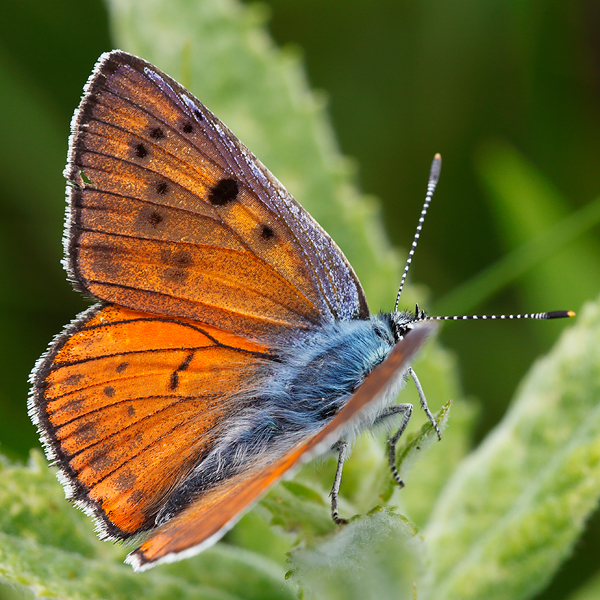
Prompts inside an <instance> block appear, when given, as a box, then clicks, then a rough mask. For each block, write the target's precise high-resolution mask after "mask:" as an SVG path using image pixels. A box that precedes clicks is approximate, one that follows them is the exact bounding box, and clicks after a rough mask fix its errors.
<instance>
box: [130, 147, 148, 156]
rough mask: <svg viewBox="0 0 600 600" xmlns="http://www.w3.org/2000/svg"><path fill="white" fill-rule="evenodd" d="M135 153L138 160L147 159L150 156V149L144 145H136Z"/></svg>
mask: <svg viewBox="0 0 600 600" xmlns="http://www.w3.org/2000/svg"><path fill="white" fill-rule="evenodd" d="M133 151H134V153H135V155H136V156H137V157H138V158H146V156H148V148H146V146H144V144H136V145H135V147H134V149H133Z"/></svg>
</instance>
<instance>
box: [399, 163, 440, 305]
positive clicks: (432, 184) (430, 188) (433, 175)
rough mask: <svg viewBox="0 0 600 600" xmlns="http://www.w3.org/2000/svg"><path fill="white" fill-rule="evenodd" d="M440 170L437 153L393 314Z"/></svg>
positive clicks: (432, 164)
mask: <svg viewBox="0 0 600 600" xmlns="http://www.w3.org/2000/svg"><path fill="white" fill-rule="evenodd" d="M441 168H442V156H441V155H440V154H439V152H438V153H437V154H436V155H435V156H434V157H433V161H432V162H431V170H430V171H429V181H428V182H427V195H426V196H425V202H424V203H423V208H422V209H421V216H420V217H419V223H418V225H417V231H415V237H414V238H413V242H412V245H411V247H410V252H409V253H408V258H407V259H406V266H405V267H404V273H402V279H401V280H400V288H399V289H398V295H397V296H396V304H395V305H394V312H398V304H399V303H400V294H402V288H403V287H404V281H405V280H406V276H407V275H408V269H409V268H410V263H411V262H412V258H413V255H414V253H415V249H416V247H417V243H418V241H419V237H420V236H421V229H423V221H425V215H426V214H427V209H428V208H429V204H430V203H431V199H432V198H433V192H435V186H436V185H437V183H438V181H439V179H440V170H441Z"/></svg>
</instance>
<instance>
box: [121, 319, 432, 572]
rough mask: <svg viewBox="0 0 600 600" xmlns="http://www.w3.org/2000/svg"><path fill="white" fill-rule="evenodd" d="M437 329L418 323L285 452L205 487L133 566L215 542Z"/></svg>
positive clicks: (335, 432)
mask: <svg viewBox="0 0 600 600" xmlns="http://www.w3.org/2000/svg"><path fill="white" fill-rule="evenodd" d="M434 329H435V325H434V324H432V323H423V324H421V325H419V326H417V327H415V328H414V329H413V330H412V331H410V332H409V333H408V334H407V335H406V336H405V338H404V339H403V340H401V341H400V342H398V343H397V344H396V345H395V346H394V348H393V349H392V351H391V352H390V354H389V355H388V357H387V358H386V360H385V361H384V362H383V363H382V364H380V365H379V366H377V367H375V369H374V370H373V371H372V372H371V373H370V374H369V375H368V376H367V378H366V379H365V381H364V382H363V383H362V385H361V386H360V387H359V388H358V390H357V391H356V393H355V394H354V395H353V396H352V397H351V398H350V399H349V400H348V402H347V404H346V405H345V406H344V407H343V408H342V409H341V410H340V411H339V412H338V413H337V414H336V415H335V417H334V418H333V419H332V420H331V421H330V422H329V423H328V424H327V425H326V426H325V427H324V428H323V429H321V430H320V431H319V432H318V433H316V434H314V435H313V436H311V437H308V438H306V439H305V440H303V441H302V442H300V443H298V444H296V445H295V446H293V447H291V448H290V449H289V451H288V452H287V453H285V454H284V455H283V456H281V457H279V458H277V459H275V460H271V461H270V462H267V463H266V464H262V465H261V464H254V465H252V466H251V468H250V469H249V470H248V471H246V472H244V473H241V474H239V475H237V476H235V477H232V478H231V479H229V480H228V481H227V482H224V483H223V484H222V485H220V486H219V487H217V488H215V489H211V490H209V491H208V492H205V493H204V494H203V495H202V496H201V497H200V498H199V499H197V500H196V501H195V502H194V503H193V504H192V505H190V506H189V507H188V508H186V509H184V510H183V511H182V512H181V513H180V514H179V515H177V516H176V517H174V518H173V519H172V520H171V521H169V522H167V523H165V524H164V525H162V526H161V527H159V528H158V529H156V531H154V532H152V533H151V534H150V536H149V538H148V539H147V540H146V541H145V542H144V543H143V544H141V546H140V547H139V548H137V549H136V550H134V551H133V552H132V553H131V554H130V555H129V556H128V557H127V560H126V562H128V563H130V564H131V565H133V567H134V569H135V570H144V569H147V568H149V567H151V566H154V565H155V564H157V563H160V562H171V561H173V560H178V559H180V558H183V557H187V556H191V555H194V554H197V553H199V552H201V551H202V550H204V549H205V548H206V547H208V546H210V545H212V544H214V543H215V542H216V541H217V540H218V539H219V538H220V537H221V536H222V535H223V534H224V533H225V532H226V531H227V530H228V529H229V528H231V527H232V526H233V525H234V524H235V523H236V521H237V520H238V519H239V518H240V516H241V515H242V514H243V513H244V512H245V511H246V510H248V509H249V508H250V507H251V506H252V505H253V504H254V503H255V502H256V501H258V500H259V499H260V498H261V497H262V496H263V495H264V494H265V493H266V492H267V491H268V489H269V488H270V487H271V486H272V485H274V484H275V483H276V482H277V481H278V480H279V479H280V478H281V477H283V476H284V475H285V474H286V473H287V472H288V471H290V469H293V468H294V467H296V466H298V465H299V464H301V463H302V462H305V461H306V460H309V459H310V458H312V457H313V456H314V455H315V454H318V453H320V452H322V451H326V450H327V449H328V448H330V447H331V445H332V444H334V443H335V442H336V441H337V440H338V439H340V437H343V435H344V432H345V428H346V427H349V426H350V425H351V423H352V422H353V421H354V420H355V419H356V418H357V417H358V416H359V415H360V413H361V412H362V411H363V410H364V409H365V407H367V406H368V405H370V404H372V403H373V402H377V398H378V397H379V396H380V395H381V394H383V393H385V390H386V389H387V388H388V387H389V386H390V384H391V383H392V382H393V380H394V379H396V378H397V377H400V376H402V375H403V373H404V371H405V370H406V367H407V366H408V364H409V362H410V360H411V358H412V357H413V356H414V355H415V353H416V352H417V351H418V350H419V348H420V347H421V346H422V345H423V343H424V341H425V340H426V338H427V337H428V336H429V335H430V333H431V332H432V331H433V330H434ZM267 460H268V459H267Z"/></svg>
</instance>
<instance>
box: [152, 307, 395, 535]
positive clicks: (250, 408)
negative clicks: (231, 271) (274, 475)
mask: <svg viewBox="0 0 600 600" xmlns="http://www.w3.org/2000/svg"><path fill="white" fill-rule="evenodd" d="M400 316H401V315H400V314H399V313H393V314H392V315H388V314H383V315H377V316H371V317H370V318H369V319H367V320H349V321H337V322H333V323H330V324H327V325H325V326H323V327H320V328H319V329H318V330H316V331H312V332H310V333H309V334H307V335H305V336H304V337H302V338H300V339H299V341H298V342H297V343H296V344H294V345H292V346H290V347H288V348H282V349H279V352H278V358H279V360H278V362H277V363H276V364H275V365H273V363H270V364H268V365H265V370H264V372H263V373H262V375H261V374H259V376H258V379H257V382H256V384H255V386H254V387H253V389H250V390H248V391H246V392H244V394H243V399H244V400H243V402H242V404H243V405H244V406H245V408H243V409H242V410H240V411H239V412H238V414H235V415H231V417H230V418H229V419H228V420H227V427H226V428H225V429H224V431H223V432H222V434H221V435H220V436H219V438H218V440H217V442H216V443H215V445H214V447H213V449H212V450H211V451H210V452H209V454H208V455H207V456H206V457H205V458H204V459H203V460H202V462H201V463H200V464H199V465H198V466H197V467H196V468H195V469H194V470H193V472H192V473H191V474H190V476H189V477H188V478H187V479H186V480H185V481H184V482H183V483H182V484H181V485H180V487H179V489H178V490H176V491H175V492H174V493H173V494H172V496H171V497H170V498H169V501H168V502H167V504H166V505H165V506H164V507H163V509H162V510H161V511H160V513H159V515H158V517H157V524H159V523H161V522H165V521H166V520H168V519H169V518H170V517H171V516H172V515H173V514H175V513H176V512H177V511H178V510H180V509H181V505H182V504H187V503H189V501H190V499H191V498H193V497H194V494H195V493H201V492H202V491H204V490H206V489H208V488H210V487H211V486H213V485H215V484H217V483H218V482H219V481H221V480H223V479H226V478H228V477H231V476H233V475H235V473H237V472H239V471H240V470H242V469H247V468H249V467H250V466H251V465H252V464H253V463H254V462H256V461H262V460H269V457H272V456H275V455H281V453H282V452H285V451H286V450H288V449H289V448H292V447H293V446H294V445H295V444H296V443H297V442H298V441H299V440H301V439H303V438H305V437H306V436H307V435H309V434H311V433H313V432H314V431H316V430H318V429H320V428H321V427H323V426H324V424H325V422H327V421H328V420H330V419H331V418H332V417H333V416H334V415H335V414H336V413H337V412H338V411H339V410H340V409H341V408H342V407H343V406H344V405H345V404H346V402H347V401H348V400H349V398H350V397H351V395H352V394H353V392H354V391H355V390H356V389H357V388H358V387H359V386H360V384H361V383H362V382H363V381H364V379H365V377H366V376H367V375H368V374H369V373H370V372H371V371H372V370H373V369H374V368H375V367H376V366H377V365H378V364H379V363H381V362H382V361H383V360H384V359H385V358H386V356H387V355H388V354H389V352H390V351H391V349H392V348H393V346H394V344H395V343H396V341H397V339H398V336H399V333H398V324H397V318H398V317H400ZM402 317H403V315H402ZM375 417H376V414H375V415H372V418H371V420H375ZM370 424H371V423H368V422H367V423H365V424H363V426H367V427H368V426H369V425H370Z"/></svg>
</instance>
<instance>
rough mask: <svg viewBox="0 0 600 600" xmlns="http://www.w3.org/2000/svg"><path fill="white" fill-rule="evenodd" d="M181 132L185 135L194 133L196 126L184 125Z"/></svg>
mask: <svg viewBox="0 0 600 600" xmlns="http://www.w3.org/2000/svg"><path fill="white" fill-rule="evenodd" d="M181 130H182V131H183V133H193V132H194V126H193V125H192V124H191V123H184V124H183V127H182V128H181Z"/></svg>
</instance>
